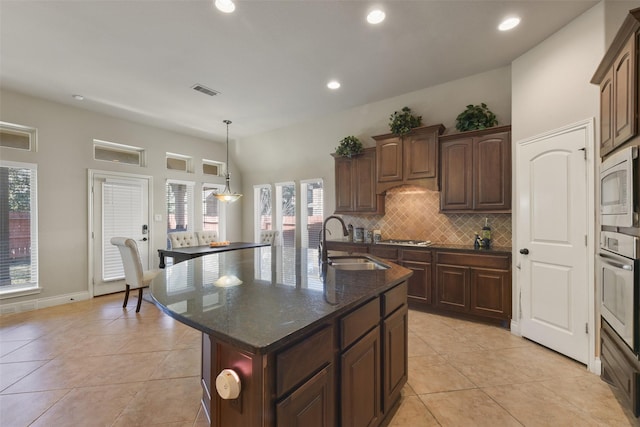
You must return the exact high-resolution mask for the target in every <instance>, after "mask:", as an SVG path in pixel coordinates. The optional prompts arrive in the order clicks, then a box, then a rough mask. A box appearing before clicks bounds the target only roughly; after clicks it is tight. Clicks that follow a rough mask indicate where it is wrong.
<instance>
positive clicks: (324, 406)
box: [276, 365, 335, 427]
mask: <svg viewBox="0 0 640 427" xmlns="http://www.w3.org/2000/svg"><path fill="white" fill-rule="evenodd" d="M333 381H334V374H333V365H328V366H327V367H325V368H324V369H322V370H321V371H320V372H318V373H317V374H316V375H314V376H313V377H312V378H311V379H310V380H309V381H307V382H306V383H304V384H303V385H302V386H300V387H299V388H298V389H297V390H295V391H294V392H293V393H291V395H290V396H289V397H287V398H286V399H284V400H283V401H282V402H280V403H278V404H277V405H276V420H277V426H278V427H289V426H305V427H331V426H333V425H335V418H334V410H335V409H334V407H335V392H334V386H333Z"/></svg>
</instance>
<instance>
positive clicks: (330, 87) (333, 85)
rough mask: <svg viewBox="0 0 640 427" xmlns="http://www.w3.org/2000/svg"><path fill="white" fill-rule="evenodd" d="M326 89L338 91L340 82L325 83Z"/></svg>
mask: <svg viewBox="0 0 640 427" xmlns="http://www.w3.org/2000/svg"><path fill="white" fill-rule="evenodd" d="M327 87H328V88H329V89H334V90H335V89H338V88H339V87H340V82H339V81H337V80H331V81H330V82H329V83H327Z"/></svg>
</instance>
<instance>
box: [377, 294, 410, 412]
mask: <svg viewBox="0 0 640 427" xmlns="http://www.w3.org/2000/svg"><path fill="white" fill-rule="evenodd" d="M408 315H409V310H408V308H407V306H406V304H405V305H403V306H402V307H401V308H399V309H398V310H396V311H395V312H394V313H393V314H391V315H390V316H389V317H387V318H386V319H384V320H383V323H382V343H383V344H382V345H383V348H384V357H383V360H384V369H383V370H382V371H383V384H382V411H383V412H384V413H385V414H386V413H388V412H389V411H390V410H391V408H392V407H393V404H394V403H395V402H396V401H397V400H398V398H399V397H400V392H401V391H402V387H403V386H404V384H405V383H406V382H407V378H408V372H409V367H408V355H409V354H408V342H409V341H408V339H409V338H408V336H407V334H408V326H409V317H408Z"/></svg>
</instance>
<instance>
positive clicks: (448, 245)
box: [327, 239, 511, 254]
mask: <svg viewBox="0 0 640 427" xmlns="http://www.w3.org/2000/svg"><path fill="white" fill-rule="evenodd" d="M327 242H336V243H349V244H350V245H362V247H363V248H364V247H369V246H373V245H376V246H378V245H379V246H386V247H393V246H399V247H402V248H409V249H424V250H428V249H440V250H442V249H445V250H452V251H464V252H469V251H472V252H485V253H495V254H499V253H508V254H510V253H511V246H491V247H490V248H488V249H486V248H475V247H474V246H473V245H454V244H451V243H432V244H430V245H429V246H402V245H385V244H384V243H376V244H373V243H362V242H351V241H349V240H347V239H333V240H329V239H327Z"/></svg>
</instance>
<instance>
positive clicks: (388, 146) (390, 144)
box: [373, 124, 444, 194]
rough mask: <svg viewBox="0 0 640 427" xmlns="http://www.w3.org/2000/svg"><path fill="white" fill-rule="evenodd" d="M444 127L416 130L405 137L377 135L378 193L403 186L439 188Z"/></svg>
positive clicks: (375, 137)
mask: <svg viewBox="0 0 640 427" xmlns="http://www.w3.org/2000/svg"><path fill="white" fill-rule="evenodd" d="M443 131H444V126H443V125H441V124H438V125H434V126H424V127H419V128H414V129H412V130H411V132H409V133H408V134H406V135H404V136H397V135H394V134H386V135H378V136H374V137H373V139H374V140H375V141H376V155H377V177H378V180H377V184H376V192H377V193H379V194H380V193H384V192H385V191H387V190H388V189H389V188H392V187H396V186H398V185H402V184H411V185H420V186H424V187H427V188H430V189H432V190H437V189H438V184H437V178H438V136H439V135H440V134H441V133H442V132H443Z"/></svg>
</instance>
